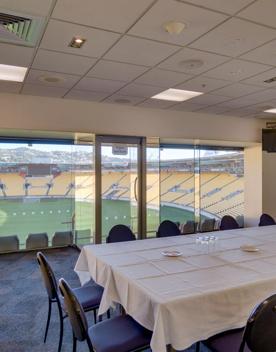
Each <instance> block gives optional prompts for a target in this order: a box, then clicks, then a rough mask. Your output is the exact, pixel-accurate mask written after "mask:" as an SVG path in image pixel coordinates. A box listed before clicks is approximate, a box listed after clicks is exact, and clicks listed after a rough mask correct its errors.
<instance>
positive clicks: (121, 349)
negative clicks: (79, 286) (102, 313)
mask: <svg viewBox="0 0 276 352" xmlns="http://www.w3.org/2000/svg"><path fill="white" fill-rule="evenodd" d="M59 288H60V291H61V293H62V295H63V297H64V303H65V307H66V311H67V313H68V317H69V320H70V323H71V326H72V330H73V352H76V351H77V341H81V342H82V341H86V343H87V345H88V348H89V351H90V352H94V351H97V352H139V351H143V350H145V349H147V348H149V346H150V340H151V336H152V332H151V331H149V330H147V329H145V328H144V327H143V326H141V325H140V324H138V323H137V322H136V321H135V320H134V319H132V318H131V317H130V316H129V315H121V316H116V317H114V318H111V319H109V320H105V321H103V322H101V323H98V324H96V325H93V326H91V327H90V328H89V327H88V323H87V319H86V316H85V313H84V310H83V308H82V305H81V304H80V302H79V300H78V298H77V296H76V295H75V293H74V291H73V290H72V289H71V288H70V286H69V285H68V283H67V282H66V281H65V280H64V279H60V280H59Z"/></svg>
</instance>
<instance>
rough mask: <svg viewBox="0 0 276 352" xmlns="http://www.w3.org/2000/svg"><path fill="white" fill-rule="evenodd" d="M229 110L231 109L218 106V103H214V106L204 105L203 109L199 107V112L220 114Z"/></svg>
mask: <svg viewBox="0 0 276 352" xmlns="http://www.w3.org/2000/svg"><path fill="white" fill-rule="evenodd" d="M227 110H229V109H227V108H224V107H221V106H218V105H214V106H207V107H205V106H204V107H203V108H202V109H199V110H198V112H204V113H208V114H215V115H220V114H222V113H224V112H226V111H227Z"/></svg>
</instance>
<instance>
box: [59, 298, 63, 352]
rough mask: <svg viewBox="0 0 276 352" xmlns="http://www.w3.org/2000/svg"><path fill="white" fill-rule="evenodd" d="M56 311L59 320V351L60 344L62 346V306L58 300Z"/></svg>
mask: <svg viewBox="0 0 276 352" xmlns="http://www.w3.org/2000/svg"><path fill="white" fill-rule="evenodd" d="M58 313H59V320H60V331H59V343H58V352H60V351H61V346H62V340H63V315H62V308H61V305H60V303H59V302H58Z"/></svg>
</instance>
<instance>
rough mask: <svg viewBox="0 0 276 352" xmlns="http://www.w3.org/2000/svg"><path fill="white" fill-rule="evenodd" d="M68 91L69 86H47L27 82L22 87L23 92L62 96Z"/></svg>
mask: <svg viewBox="0 0 276 352" xmlns="http://www.w3.org/2000/svg"><path fill="white" fill-rule="evenodd" d="M67 91H68V89H67V88H61V87H47V86H40V85H38V84H31V83H25V84H24V87H23V89H22V94H28V95H40V96H47V97H56V98H61V97H63V95H64V94H65V93H66V92H67Z"/></svg>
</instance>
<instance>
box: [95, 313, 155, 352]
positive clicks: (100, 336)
mask: <svg viewBox="0 0 276 352" xmlns="http://www.w3.org/2000/svg"><path fill="white" fill-rule="evenodd" d="M88 334H89V337H90V339H91V341H92V344H93V347H94V349H95V351H97V352H129V351H136V350H138V349H140V348H141V349H142V348H143V347H145V346H149V344H150V340H151V335H152V332H151V331H149V330H147V329H145V328H144V327H142V326H141V325H140V324H138V323H137V322H136V321H135V320H134V319H132V318H131V317H130V316H129V315H125V316H118V317H115V318H112V319H109V320H105V321H103V322H102V323H98V324H96V325H94V326H92V327H91V328H90V329H89V332H88Z"/></svg>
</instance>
